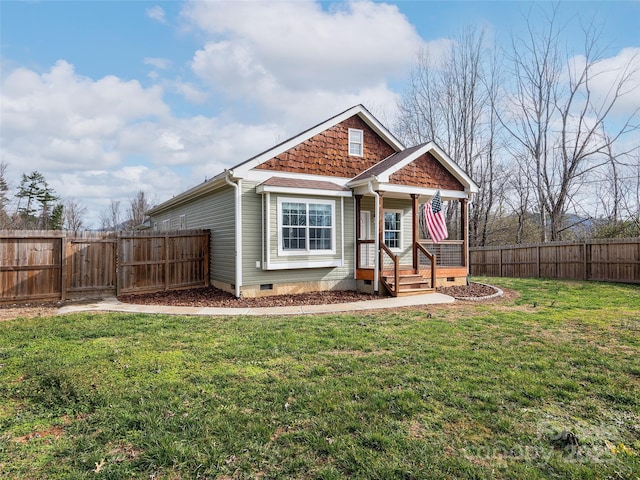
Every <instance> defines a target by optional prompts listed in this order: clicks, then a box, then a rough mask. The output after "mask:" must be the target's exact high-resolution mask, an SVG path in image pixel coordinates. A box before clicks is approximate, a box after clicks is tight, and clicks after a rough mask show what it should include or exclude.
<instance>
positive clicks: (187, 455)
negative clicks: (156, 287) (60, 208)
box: [0, 279, 640, 480]
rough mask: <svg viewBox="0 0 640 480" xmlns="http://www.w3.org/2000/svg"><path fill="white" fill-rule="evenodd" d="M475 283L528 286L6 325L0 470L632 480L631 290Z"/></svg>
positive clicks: (636, 445) (636, 318)
mask: <svg viewBox="0 0 640 480" xmlns="http://www.w3.org/2000/svg"><path fill="white" fill-rule="evenodd" d="M479 280H480V281H485V282H488V283H493V284H496V285H499V286H501V287H504V288H508V289H513V290H516V291H517V292H519V294H520V296H519V297H518V298H515V299H514V300H509V301H503V302H495V303H480V304H477V305H476V304H473V305H469V304H464V305H457V306H454V307H428V308H427V307H424V308H415V309H404V310H397V311H382V312H375V313H362V314H345V315H322V316H295V317H265V318H256V317H228V318H223V317H213V318H206V317H172V316H163V315H125V314H77V315H69V316H63V317H50V318H37V319H16V320H13V321H7V322H2V323H0V477H2V478H12V479H14V478H15V479H32V478H49V479H55V478H64V479H75V478H78V479H79V478H113V479H119V478H139V479H143V478H144V479H149V478H153V479H187V478H219V479H225V480H228V479H233V478H252V479H253V478H263V479H270V478H295V479H301V478H302V479H304V478H309V479H312V478H317V479H338V478H353V479H365V478H366V479H412V478H415V479H420V478H447V479H459V478H473V479H494V478H498V479H512V478H518V479H548V478H558V479H565V478H575V479H608V478H609V479H633V480H637V479H638V478H640V473H639V472H640V385H639V384H640V289H639V288H638V287H637V286H625V285H612V284H601V283H580V282H562V281H540V280H511V279H479ZM563 430H570V431H571V432H573V433H575V435H577V437H578V438H579V440H580V445H579V446H578V447H577V448H576V447H574V448H569V447H567V448H562V447H561V446H558V445H554V443H553V442H552V441H551V437H553V436H554V435H555V434H557V433H559V432H561V431H563Z"/></svg>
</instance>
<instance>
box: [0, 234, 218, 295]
mask: <svg viewBox="0 0 640 480" xmlns="http://www.w3.org/2000/svg"><path fill="white" fill-rule="evenodd" d="M209 237H210V235H209V232H208V231H203V230H188V231H178V232H121V233H119V234H117V235H116V234H113V233H105V232H60V231H0V303H23V302H28V301H34V300H38V301H56V300H66V299H74V298H86V297H96V296H105V295H117V294H119V293H141V292H154V291H158V290H167V289H177V288H188V287H198V286H206V285H208V284H209V265H208V261H209V255H208V251H209Z"/></svg>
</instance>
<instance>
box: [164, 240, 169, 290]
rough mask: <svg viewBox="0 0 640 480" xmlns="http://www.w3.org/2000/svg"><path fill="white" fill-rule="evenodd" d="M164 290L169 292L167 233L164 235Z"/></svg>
mask: <svg viewBox="0 0 640 480" xmlns="http://www.w3.org/2000/svg"><path fill="white" fill-rule="evenodd" d="M164 290H165V292H166V291H167V290H169V233H165V234H164Z"/></svg>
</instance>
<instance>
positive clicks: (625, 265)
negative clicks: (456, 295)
mask: <svg viewBox="0 0 640 480" xmlns="http://www.w3.org/2000/svg"><path fill="white" fill-rule="evenodd" d="M469 257H470V272H471V275H476V276H485V275H486V276H491V277H501V276H502V277H515V278H564V279H576V280H598V281H607V282H624V283H640V238H627V239H594V240H589V241H586V242H581V243H575V242H552V243H543V244H537V245H509V246H504V247H480V248H470V249H469Z"/></svg>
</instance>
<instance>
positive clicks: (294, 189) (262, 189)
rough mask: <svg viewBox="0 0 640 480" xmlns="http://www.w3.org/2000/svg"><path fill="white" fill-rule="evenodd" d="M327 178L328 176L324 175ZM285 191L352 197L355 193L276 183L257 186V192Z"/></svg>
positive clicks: (293, 193)
mask: <svg viewBox="0 0 640 480" xmlns="http://www.w3.org/2000/svg"><path fill="white" fill-rule="evenodd" d="M323 178H327V177H323ZM267 192H273V193H284V194H287V195H301V196H306V197H308V196H320V197H351V196H353V194H352V193H351V190H344V191H341V190H322V189H316V188H297V187H281V186H276V185H258V186H257V187H256V193H267Z"/></svg>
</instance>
